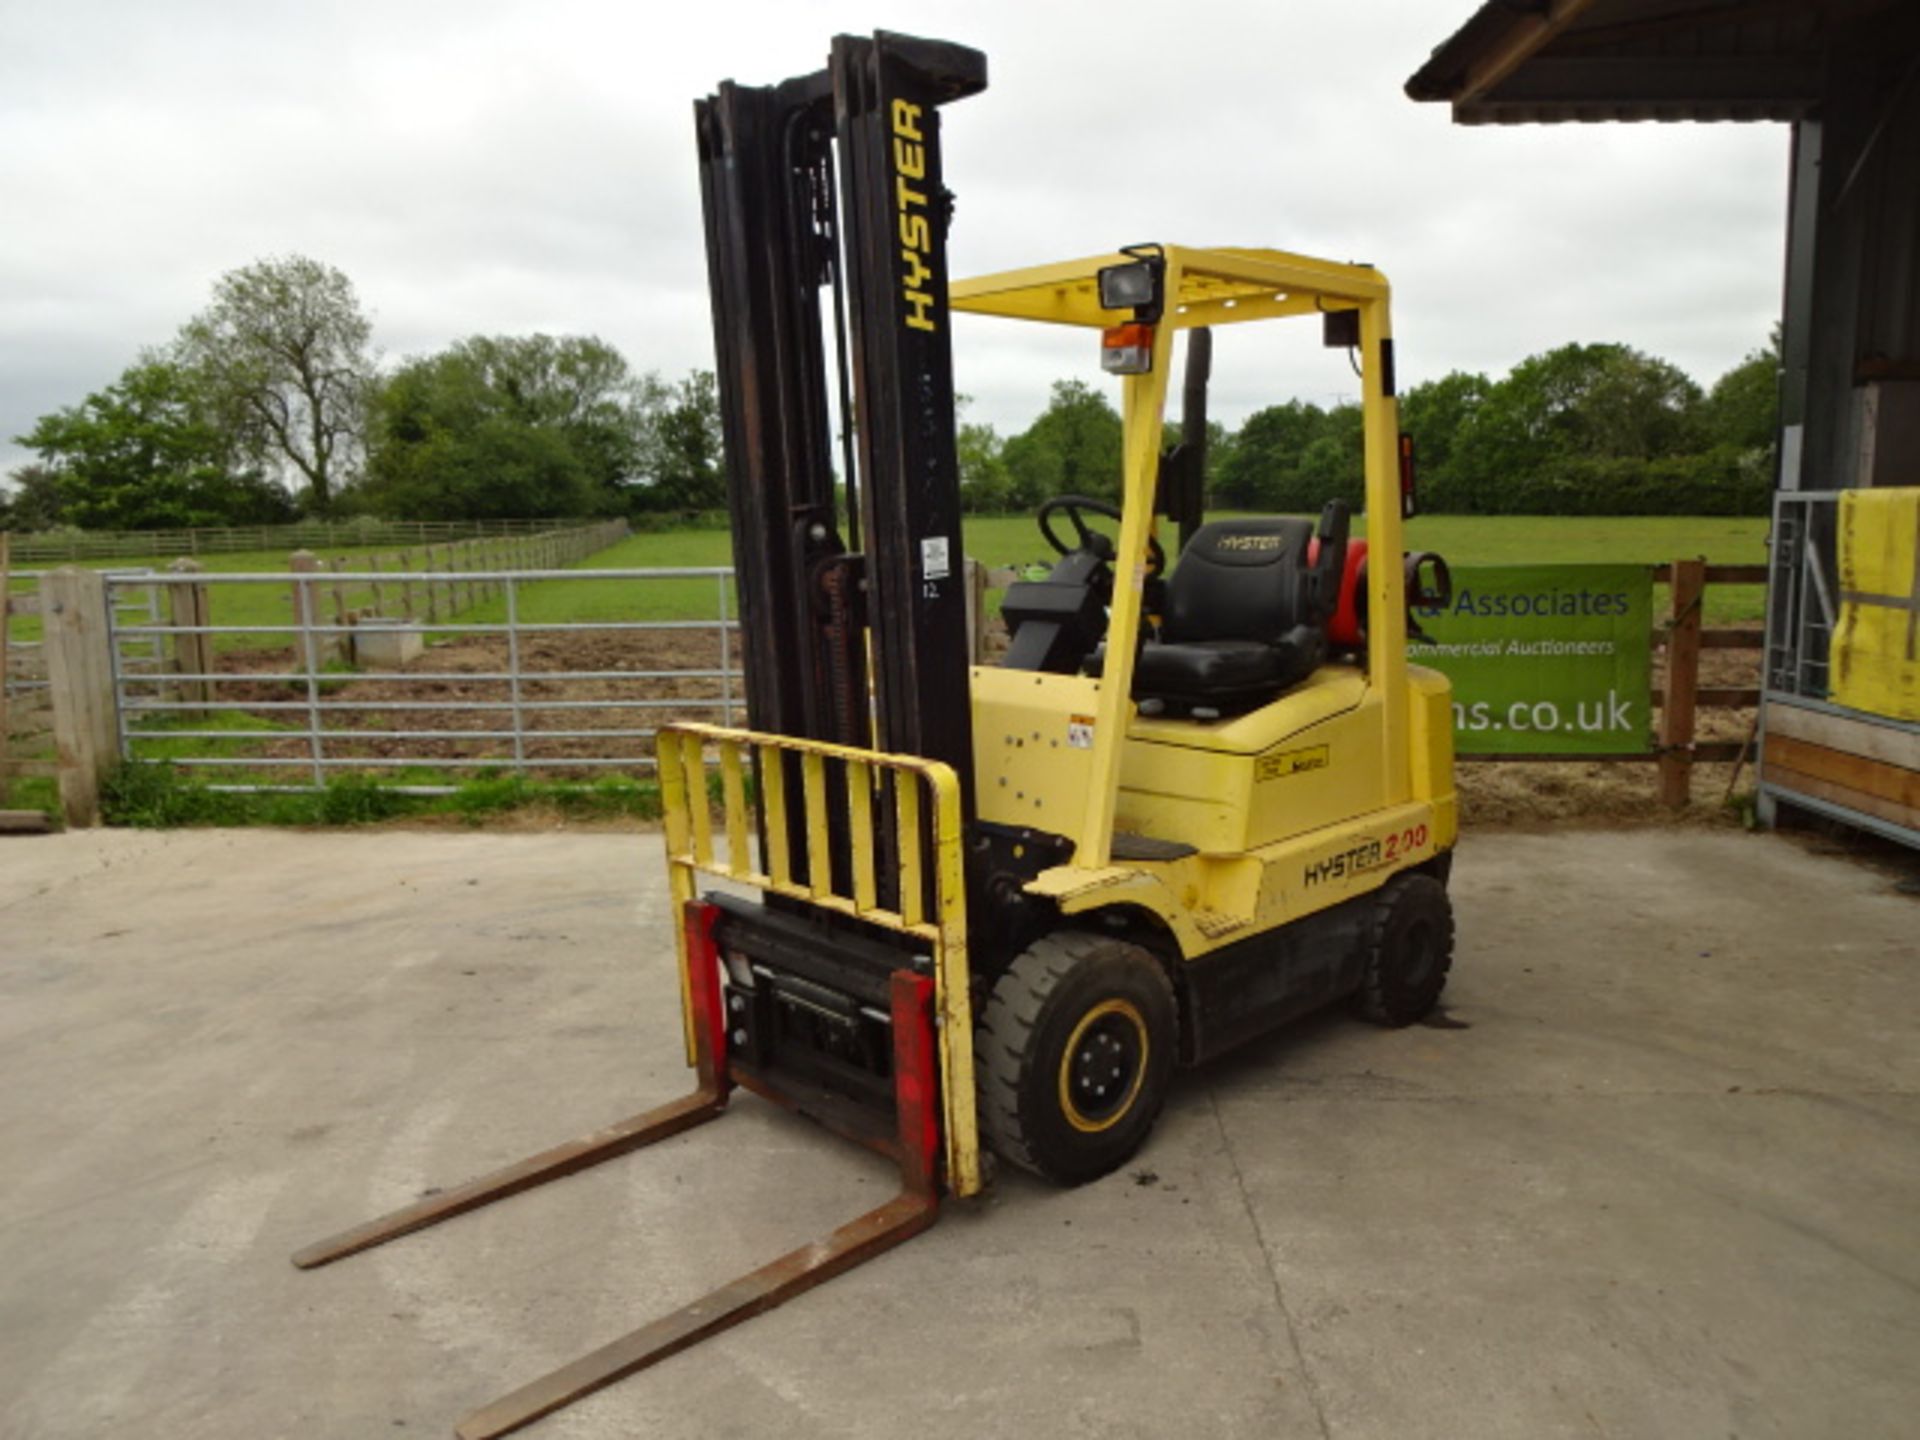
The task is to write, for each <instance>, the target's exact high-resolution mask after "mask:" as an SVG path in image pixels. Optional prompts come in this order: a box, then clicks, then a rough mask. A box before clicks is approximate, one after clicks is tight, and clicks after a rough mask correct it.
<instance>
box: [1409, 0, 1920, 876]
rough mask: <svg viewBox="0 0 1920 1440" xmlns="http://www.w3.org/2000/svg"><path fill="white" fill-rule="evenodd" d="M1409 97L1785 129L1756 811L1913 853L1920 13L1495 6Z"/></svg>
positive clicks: (1860, 5)
mask: <svg viewBox="0 0 1920 1440" xmlns="http://www.w3.org/2000/svg"><path fill="white" fill-rule="evenodd" d="M1407 93H1408V95H1409V96H1411V97H1412V98H1413V99H1415V100H1420V101H1440V102H1445V103H1446V104H1448V105H1450V106H1451V107H1452V113H1453V118H1454V121H1455V122H1456V123H1457V124H1461V125H1533V124H1555V123H1565V122H1587V123H1597V122H1606V121H1668V122H1670V121H1683V120H1686V121H1711V122H1731V123H1759V122H1774V123H1780V124H1785V125H1789V126H1791V127H1792V132H1793V145H1792V159H1791V161H1790V164H1791V167H1792V173H1791V177H1790V182H1791V183H1790V190H1789V197H1788V204H1787V215H1786V267H1785V270H1786V273H1785V277H1784V284H1783V305H1782V336H1781V349H1782V367H1781V368H1782V373H1781V379H1780V402H1781V403H1780V419H1781V428H1780V435H1779V444H1778V447H1777V455H1778V467H1779V468H1778V480H1777V485H1776V493H1775V496H1774V511H1773V527H1772V534H1771V557H1770V560H1769V573H1770V577H1771V579H1770V583H1769V586H1768V596H1767V629H1766V649H1765V652H1764V666H1763V673H1762V685H1761V710H1760V729H1759V736H1760V743H1759V766H1760V770H1759V774H1760V804H1761V813H1762V815H1763V816H1764V817H1765V818H1767V819H1768V820H1770V821H1771V820H1773V819H1775V818H1776V817H1777V815H1778V813H1779V809H1780V807H1781V806H1790V807H1798V808H1800V809H1804V810H1808V811H1813V812H1817V813H1819V814H1821V815H1825V816H1828V817H1830V818H1834V819H1839V820H1843V821H1845V822H1847V823H1849V824H1852V825H1855V826H1858V827H1861V828H1863V829H1867V830H1872V831H1876V832H1878V833H1880V834H1883V835H1887V836H1889V837H1891V838H1894V839H1896V840H1900V841H1902V842H1904V843H1906V844H1910V845H1914V846H1916V847H1920V655H1917V653H1916V644H1917V641H1920V0H1488V3H1486V4H1483V5H1481V6H1480V8H1479V9H1478V10H1476V11H1475V12H1474V13H1473V14H1472V15H1470V16H1469V17H1468V18H1467V20H1466V23H1465V24H1463V25H1462V26H1461V27H1460V28H1459V30H1458V31H1456V32H1455V33H1454V34H1453V35H1452V36H1450V37H1449V38H1448V39H1447V40H1446V41H1445V42H1444V43H1442V44H1441V45H1440V47H1439V48H1438V49H1437V50H1435V51H1434V53H1433V56H1432V58H1431V59H1430V60H1429V61H1428V62H1427V63H1426V64H1425V65H1423V66H1422V67H1421V68H1420V70H1419V71H1418V72H1417V73H1416V74H1415V75H1414V76H1413V77H1412V78H1411V79H1410V80H1409V81H1408V82H1407Z"/></svg>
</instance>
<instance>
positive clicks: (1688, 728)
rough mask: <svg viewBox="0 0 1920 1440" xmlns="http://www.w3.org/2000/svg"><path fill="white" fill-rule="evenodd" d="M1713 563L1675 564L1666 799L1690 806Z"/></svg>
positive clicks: (1673, 805) (1663, 776)
mask: <svg viewBox="0 0 1920 1440" xmlns="http://www.w3.org/2000/svg"><path fill="white" fill-rule="evenodd" d="M1706 584H1707V562H1706V561H1705V560H1703V559H1694V560H1676V561H1674V562H1673V583H1672V586H1671V587H1670V588H1671V589H1672V592H1673V597H1672V598H1673V618H1672V619H1671V620H1670V621H1669V622H1668V626H1667V687H1666V697H1665V703H1664V704H1662V706H1661V708H1660V803H1661V804H1663V805H1665V806H1666V807H1667V808H1668V809H1669V810H1684V809H1686V808H1687V805H1688V803H1689V802H1690V801H1691V800H1692V799H1693V720H1694V705H1695V702H1696V700H1697V699H1698V691H1699V684H1700V606H1701V596H1702V595H1703V594H1704V593H1705V591H1706Z"/></svg>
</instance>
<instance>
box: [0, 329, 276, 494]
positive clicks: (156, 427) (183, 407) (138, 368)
mask: <svg viewBox="0 0 1920 1440" xmlns="http://www.w3.org/2000/svg"><path fill="white" fill-rule="evenodd" d="M197 380H198V377H197V375H196V374H195V373H194V372H192V371H189V370H187V369H185V368H183V367H182V366H180V365H177V364H175V363H173V362H172V361H170V360H165V359H159V358H153V357H149V358H147V359H144V360H142V361H141V362H139V363H138V364H136V365H134V366H132V367H131V368H129V369H128V370H127V371H126V372H125V373H124V374H123V375H121V377H120V378H119V380H117V381H115V382H114V383H113V384H112V385H109V386H108V387H107V388H106V389H104V390H100V391H97V392H95V393H94V394H92V395H89V396H88V397H87V398H86V399H85V400H83V401H81V402H80V404H78V405H74V406H70V407H69V408H67V409H65V410H59V411H56V412H54V413H53V414H51V415H43V416H42V417H41V418H40V422H39V423H38V424H37V425H35V426H34V428H33V429H32V430H31V431H29V432H28V433H27V434H25V435H21V436H18V437H16V438H17V441H18V443H19V444H22V445H27V446H30V447H32V448H33V449H35V450H37V451H39V452H40V456H41V458H42V460H43V461H44V463H45V467H46V469H47V470H50V471H51V472H52V475H51V480H50V481H49V479H48V477H46V476H44V475H42V476H35V477H33V481H34V484H35V486H36V488H37V489H38V490H39V492H40V494H41V495H42V496H43V497H45V496H46V495H47V492H48V491H49V490H51V491H52V492H53V493H54V494H56V495H57V497H58V502H59V512H60V519H61V520H62V521H63V522H65V523H68V524H73V525H81V526H85V527H88V528H93V529H109V530H149V529H163V528H172V527H182V526H196V525H236V524H262V523H266V524H272V523H277V522H280V521H284V520H289V519H291V518H293V517H292V507H291V506H290V505H289V504H288V503H287V499H286V496H285V495H284V494H283V493H282V492H280V491H279V490H278V489H276V488H275V487H274V486H273V485H272V484H270V483H269V482H267V481H266V480H265V479H264V478H263V477H262V476H261V475H260V474H259V473H258V472H257V471H254V470H251V469H249V468H247V466H246V464H245V457H244V456H242V455H241V454H239V453H237V451H236V448H235V445H234V443H233V439H232V437H231V436H230V435H229V434H228V433H227V431H226V430H225V429H223V428H222V426H221V425H220V424H219V423H218V414H217V407H216V406H215V404H214V403H213V402H211V401H210V400H209V398H208V397H207V395H206V394H205V393H204V392H203V390H202V389H201V388H200V386H199V385H198V383H197ZM43 503H44V501H43Z"/></svg>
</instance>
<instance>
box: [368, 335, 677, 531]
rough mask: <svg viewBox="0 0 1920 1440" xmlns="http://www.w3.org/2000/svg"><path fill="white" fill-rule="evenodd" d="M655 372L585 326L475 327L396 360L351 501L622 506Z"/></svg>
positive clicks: (590, 508) (438, 513)
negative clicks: (637, 370) (544, 329)
mask: <svg viewBox="0 0 1920 1440" xmlns="http://www.w3.org/2000/svg"><path fill="white" fill-rule="evenodd" d="M658 390H659V386H658V383H657V382H655V381H653V380H652V379H651V377H636V376H635V375H634V374H633V373H632V371H631V370H630V369H629V368H628V366H627V362H626V360H625V358H624V357H623V356H622V355H621V354H620V352H619V351H617V350H615V349H614V348H613V347H612V346H611V345H608V344H607V343H606V342H604V341H602V340H598V339H593V338H590V337H582V336H561V337H554V336H549V335H529V336H480V335H476V336H473V337H472V338H470V339H467V340H462V341H460V342H459V343H458V344H455V345H452V346H450V347H448V348H447V349H446V350H443V351H441V352H440V353H438V354H436V355H429V356H424V357H422V358H420V359H417V360H413V361H410V362H408V363H407V364H405V365H403V366H401V368H400V369H399V370H398V371H396V372H395V373H394V375H393V376H392V377H391V378H389V379H388V380H387V381H386V382H385V383H384V384H382V385H381V386H380V387H379V388H378V390H377V392H376V394H375V398H374V403H373V405H372V407H371V410H370V413H369V421H368V429H367V471H366V479H365V481H364V483H362V484H359V485H357V486H355V487H353V489H352V490H351V492H350V495H351V499H352V502H353V503H354V504H355V505H357V506H359V507H361V508H364V509H367V510H371V511H374V512H376V513H379V514H383V515H391V516H435V517H438V518H446V519H503V518H509V517H546V516H572V515H589V514H598V513H604V512H606V511H609V510H612V509H616V508H622V507H623V506H624V504H625V487H626V486H628V485H629V484H631V483H632V482H633V481H634V480H635V478H636V477H637V475H638V473H639V470H640V464H641V454H642V450H643V448H644V441H645V430H646V426H647V423H648V413H649V410H648V407H649V406H650V405H652V404H654V403H656V399H657V392H658Z"/></svg>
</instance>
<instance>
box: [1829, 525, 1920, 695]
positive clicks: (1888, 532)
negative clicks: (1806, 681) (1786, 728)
mask: <svg viewBox="0 0 1920 1440" xmlns="http://www.w3.org/2000/svg"><path fill="white" fill-rule="evenodd" d="M1831 673H1832V685H1833V689H1832V694H1833V700H1834V703H1835V704H1837V705H1845V706H1847V707H1848V708H1849V709H1853V710H1864V711H1866V712H1867V713H1868V714H1871V715H1886V716H1889V717H1891V718H1892V719H1895V720H1913V721H1920V488H1912V487H1908V488H1902V489H1897V490H1849V491H1847V492H1846V494H1844V495H1842V496H1841V497H1840V624H1839V626H1838V627H1837V628H1836V629H1835V630H1834V632H1833V665H1832V671H1831Z"/></svg>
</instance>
